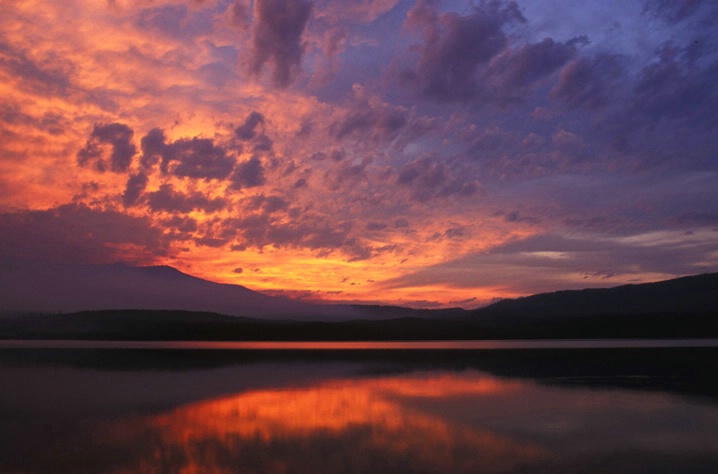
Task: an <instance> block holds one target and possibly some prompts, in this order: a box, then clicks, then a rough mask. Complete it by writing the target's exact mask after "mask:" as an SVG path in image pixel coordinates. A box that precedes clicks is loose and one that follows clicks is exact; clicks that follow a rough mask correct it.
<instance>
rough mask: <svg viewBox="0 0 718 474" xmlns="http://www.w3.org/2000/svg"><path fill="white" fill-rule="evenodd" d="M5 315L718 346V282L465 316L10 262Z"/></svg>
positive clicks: (16, 331) (156, 275) (96, 268)
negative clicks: (683, 340) (676, 340)
mask: <svg viewBox="0 0 718 474" xmlns="http://www.w3.org/2000/svg"><path fill="white" fill-rule="evenodd" d="M3 313H4V314H10V315H13V314H14V315H19V314H22V313H35V316H32V317H31V316H30V315H28V314H23V315H22V316H21V317H19V318H8V319H5V320H4V321H3V325H2V327H0V338H2V337H8V338H23V337H28V338H46V337H53V336H54V337H58V338H93V337H94V338H100V339H104V338H107V339H180V340H184V339H210V340H217V339H225V340H248V339H255V340H300V339H301V340H370V339H375V340H426V339H522V338H530V339H540V338H604V337H612V338H615V337H618V338H620V337H633V338H636V337H637V338H641V337H649V338H650V337H663V338H665V337H718V273H712V274H704V275H696V276H691V277H683V278H677V279H674V280H667V281H662V282H657V283H646V284H638V285H623V286H618V287H614V288H607V289H585V290H574V291H557V292H554V293H542V294H538V295H533V296H528V297H524V298H518V299H512V300H504V301H500V302H498V303H495V304H493V305H491V306H487V307H485V308H480V309H476V310H473V311H466V310H462V309H458V308H454V309H445V310H415V309H410V308H400V307H395V306H376V305H375V306H371V305H366V306H364V305H322V304H311V303H306V302H301V301H295V300H290V299H285V298H278V297H272V296H267V295H263V294H261V293H257V292H255V291H252V290H250V289H248V288H245V287H243V286H239V285H227V284H219V283H213V282H210V281H207V280H203V279H200V278H195V277H192V276H190V275H187V274H184V273H182V272H180V271H178V270H176V269H174V268H171V267H166V266H156V267H132V266H128V265H121V264H116V265H40V264H38V263H34V262H7V261H4V262H0V314H3ZM42 313H44V314H42ZM59 313H63V314H59ZM240 316H241V317H244V318H240Z"/></svg>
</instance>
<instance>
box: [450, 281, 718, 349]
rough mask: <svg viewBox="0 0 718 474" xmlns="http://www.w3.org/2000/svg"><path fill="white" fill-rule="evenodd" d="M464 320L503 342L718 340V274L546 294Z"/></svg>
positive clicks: (493, 307) (488, 309) (499, 305)
mask: <svg viewBox="0 0 718 474" xmlns="http://www.w3.org/2000/svg"><path fill="white" fill-rule="evenodd" d="M460 319H461V320H464V321H467V322H471V323H473V324H474V326H475V327H480V328H481V331H480V332H481V333H482V334H483V336H484V337H486V338H497V339H503V338H517V339H521V338H536V339H543V338H624V337H630V338H642V337H645V338H671V337H718V273H709V274H703V275H695V276H689V277H682V278H676V279H673V280H666V281H660V282H656V283H644V284H637V285H622V286H617V287H614V288H602V289H584V290H566V291H557V292H553V293H541V294H537V295H533V296H527V297H524V298H517V299H511V300H503V301H499V302H497V303H494V304H492V305H490V306H487V307H485V308H480V309H477V310H474V311H470V312H468V313H467V315H466V316H463V317H460Z"/></svg>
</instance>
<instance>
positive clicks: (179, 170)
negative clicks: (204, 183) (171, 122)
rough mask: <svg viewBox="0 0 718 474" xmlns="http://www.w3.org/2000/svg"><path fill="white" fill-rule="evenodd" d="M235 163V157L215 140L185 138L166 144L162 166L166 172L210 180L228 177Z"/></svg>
mask: <svg viewBox="0 0 718 474" xmlns="http://www.w3.org/2000/svg"><path fill="white" fill-rule="evenodd" d="M158 138H159V137H155V139H156V140H158ZM234 164H235V159H234V158H233V157H231V156H228V155H227V153H226V151H225V150H224V149H223V148H222V147H220V146H217V145H215V144H214V141H213V140H211V139H209V138H191V139H187V138H183V139H180V140H177V141H175V142H173V143H171V144H169V145H165V146H164V148H163V150H162V163H161V165H160V168H161V170H162V172H163V173H165V174H166V173H171V174H173V175H175V176H181V177H187V178H202V179H205V180H210V179H224V178H226V177H227V176H229V174H230V173H231V172H232V169H233V168H234Z"/></svg>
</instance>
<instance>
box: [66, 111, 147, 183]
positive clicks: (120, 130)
mask: <svg viewBox="0 0 718 474" xmlns="http://www.w3.org/2000/svg"><path fill="white" fill-rule="evenodd" d="M133 134H134V132H133V131H132V129H131V128H130V127H128V126H127V125H125V124H121V123H110V124H99V123H96V124H95V126H94V127H93V129H92V134H91V135H90V138H89V139H88V140H87V143H86V144H85V147H84V148H82V149H81V150H80V151H79V152H77V162H78V164H79V165H80V166H87V165H88V164H90V163H92V164H94V167H95V169H96V170H97V171H100V172H105V171H107V170H108V166H109V170H110V171H113V172H116V173H118V172H124V171H127V168H129V166H130V163H131V162H132V157H133V156H135V153H137V147H135V145H134V144H133V143H132V135H133ZM103 145H109V147H110V148H111V150H112V151H111V152H110V154H109V157H108V156H107V153H106V152H105V150H104V147H103Z"/></svg>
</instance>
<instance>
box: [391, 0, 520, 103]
mask: <svg viewBox="0 0 718 474" xmlns="http://www.w3.org/2000/svg"><path fill="white" fill-rule="evenodd" d="M524 21H525V19H524V17H523V16H522V15H521V12H520V10H519V8H518V5H517V4H516V3H515V2H500V1H492V2H482V3H481V4H479V5H478V6H475V7H474V9H473V10H472V11H471V12H470V13H469V14H467V15H461V14H459V13H455V12H440V11H439V10H438V7H437V6H436V5H435V4H434V3H433V2H430V1H419V2H417V4H416V6H414V7H413V8H412V9H411V10H410V11H409V14H408V16H407V19H406V22H405V27H406V28H407V29H408V30H409V31H412V32H416V33H418V34H420V35H421V39H422V42H421V44H419V45H418V50H419V53H420V54H419V56H420V57H419V62H418V64H417V66H416V68H415V69H413V70H409V71H405V72H404V73H403V75H402V77H403V79H404V80H405V81H406V82H407V83H409V84H410V85H412V86H414V87H415V88H416V89H417V90H418V91H419V92H420V94H421V95H422V96H424V97H427V98H431V99H435V100H438V101H452V102H454V101H466V100H475V99H476V98H477V97H478V96H479V95H480V91H481V88H482V86H481V85H480V84H479V81H478V78H477V71H478V68H479V66H482V65H486V64H488V63H489V61H490V60H491V59H492V58H493V57H494V56H496V55H497V54H498V53H499V52H500V51H501V50H503V49H504V48H505V47H506V45H507V44H508V39H507V36H506V34H505V33H504V31H503V28H504V26H505V25H506V24H509V23H513V22H524Z"/></svg>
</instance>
